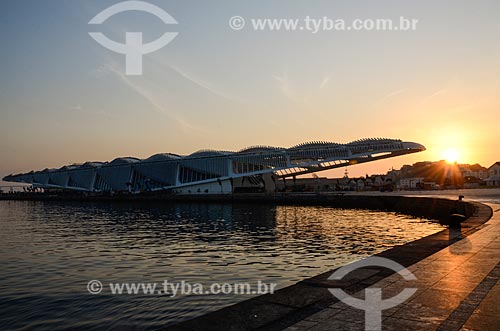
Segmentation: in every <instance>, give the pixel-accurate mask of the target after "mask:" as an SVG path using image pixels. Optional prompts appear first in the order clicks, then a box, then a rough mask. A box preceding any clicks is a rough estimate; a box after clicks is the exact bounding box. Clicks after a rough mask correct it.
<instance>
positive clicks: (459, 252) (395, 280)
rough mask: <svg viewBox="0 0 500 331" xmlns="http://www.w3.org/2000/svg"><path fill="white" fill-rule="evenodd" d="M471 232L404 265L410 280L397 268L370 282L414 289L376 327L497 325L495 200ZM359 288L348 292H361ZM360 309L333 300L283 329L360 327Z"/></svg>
mask: <svg viewBox="0 0 500 331" xmlns="http://www.w3.org/2000/svg"><path fill="white" fill-rule="evenodd" d="M490 207H491V208H492V209H493V211H494V212H493V216H492V218H491V219H490V220H489V221H488V222H487V223H485V224H484V225H483V226H482V227H481V228H480V229H479V230H478V231H476V232H475V233H473V234H471V235H469V236H467V237H464V238H463V239H462V240H460V241H457V242H455V243H453V244H451V245H450V246H448V247H447V248H445V249H442V250H440V251H439V252H437V253H435V254H433V255H431V256H429V257H427V258H425V259H423V260H421V261H420V262H417V263H415V264H413V265H411V266H409V267H408V268H407V269H408V270H410V271H411V272H412V273H413V274H414V275H415V276H416V277H417V280H416V281H410V282H408V281H405V280H403V279H402V278H401V276H400V275H398V274H393V275H391V276H388V277H386V278H384V279H382V280H380V281H379V282H377V283H375V284H374V285H371V286H370V287H379V288H382V291H383V297H384V298H387V297H391V296H393V295H396V294H398V293H399V292H401V291H402V289H404V288H407V287H416V288H418V291H417V292H416V293H415V294H414V295H413V296H412V297H411V298H410V299H409V300H407V301H406V302H405V303H403V304H401V305H399V306H396V307H394V308H392V309H388V310H386V311H384V312H383V315H382V316H383V320H382V330H443V331H451V330H463V331H497V330H499V329H500V281H499V279H500V205H498V204H490ZM362 293H364V290H362V291H359V292H357V293H355V294H353V296H356V297H361V295H362ZM364 329H365V325H364V312H363V311H361V310H357V309H354V308H351V307H349V306H347V305H345V304H344V303H341V302H337V303H334V304H332V305H330V306H328V307H326V308H324V309H322V310H320V311H319V312H317V313H315V314H312V315H310V316H308V317H305V318H304V319H302V320H301V321H299V322H298V323H295V324H293V325H291V326H289V327H287V328H286V330H287V331H303V330H310V331H320V330H364Z"/></svg>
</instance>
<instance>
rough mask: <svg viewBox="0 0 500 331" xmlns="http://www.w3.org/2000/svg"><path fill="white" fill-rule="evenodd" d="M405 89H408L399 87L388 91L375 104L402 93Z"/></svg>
mask: <svg viewBox="0 0 500 331" xmlns="http://www.w3.org/2000/svg"><path fill="white" fill-rule="evenodd" d="M406 91H408V89H407V88H402V89H399V90H396V91H392V92H390V93H388V94H386V95H385V96H383V97H382V98H380V99H379V100H378V101H377V102H376V104H381V103H383V102H385V101H387V100H388V99H390V98H393V97H395V96H397V95H400V94H403V93H404V92H406Z"/></svg>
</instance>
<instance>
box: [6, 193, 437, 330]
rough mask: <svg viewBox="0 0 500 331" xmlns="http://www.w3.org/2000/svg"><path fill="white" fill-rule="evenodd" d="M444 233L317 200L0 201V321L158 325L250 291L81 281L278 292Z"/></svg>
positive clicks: (50, 325)
mask: <svg viewBox="0 0 500 331" xmlns="http://www.w3.org/2000/svg"><path fill="white" fill-rule="evenodd" d="M441 229H442V227H441V226H440V225H438V224H436V223H432V222H430V221H425V220H420V219H411V218H409V217H406V216H401V215H396V214H394V213H382V212H370V211H359V210H340V209H333V208H326V207H295V206H278V207H273V206H260V205H225V204H176V205H169V204H144V203H142V204H137V205H130V204H118V203H115V204H89V203H85V204H83V203H82V204H77V203H74V204H68V203H64V204H63V203H47V202H13V201H0V312H1V313H0V326H1V329H2V330H5V329H37V330H60V329H68V328H72V329H74V328H81V329H87V330H91V329H117V330H119V329H120V330H123V329H137V330H143V329H157V328H159V327H162V326H165V325H170V324H175V323H176V322H179V321H182V320H185V319H189V318H192V317H195V316H198V315H201V314H203V313H205V312H208V311H212V310H215V309H218V308H221V307H223V306H226V305H230V304H232V303H235V302H238V301H241V300H244V299H247V298H249V297H250V296H246V295H203V296H177V297H174V298H170V297H168V296H165V295H163V296H162V295H149V296H147V295H111V294H110V291H109V288H108V289H107V291H106V288H105V289H104V291H103V292H102V293H101V294H99V295H91V294H89V293H88V292H87V283H88V281H89V280H92V279H98V280H100V281H101V282H102V283H104V284H106V282H159V283H161V282H163V280H169V281H181V280H185V281H187V282H191V283H203V284H208V285H209V284H212V283H214V282H219V283H222V282H232V283H234V282H249V283H255V282H256V281H258V280H261V281H263V282H267V283H271V282H274V283H277V284H278V288H282V287H285V286H287V285H291V284H293V283H296V282H297V281H299V280H302V279H304V278H307V277H311V276H314V275H317V274H319V273H321V272H324V271H327V270H330V269H332V268H334V267H336V266H339V265H341V264H345V263H346V262H349V261H352V260H355V259H358V258H360V257H362V256H367V255H371V254H374V253H377V252H379V251H382V250H385V249H387V248H389V247H392V246H394V245H399V244H403V243H406V242H408V241H411V240H415V239H417V238H421V237H423V236H426V235H429V234H431V233H434V232H437V231H439V230H441ZM105 286H106V285H105Z"/></svg>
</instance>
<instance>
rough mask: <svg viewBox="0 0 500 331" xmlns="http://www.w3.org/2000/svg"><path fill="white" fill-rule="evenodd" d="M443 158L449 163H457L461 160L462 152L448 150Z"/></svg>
mask: <svg viewBox="0 0 500 331" xmlns="http://www.w3.org/2000/svg"><path fill="white" fill-rule="evenodd" d="M443 157H444V159H445V160H446V162H448V163H455V162H457V161H458V159H459V158H460V152H459V151H458V150H456V149H447V150H446V151H444V153H443Z"/></svg>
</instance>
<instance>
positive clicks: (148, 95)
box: [107, 64, 206, 133]
mask: <svg viewBox="0 0 500 331" xmlns="http://www.w3.org/2000/svg"><path fill="white" fill-rule="evenodd" d="M107 67H108V69H109V71H110V72H111V73H113V74H114V75H115V76H116V77H118V78H119V79H120V80H121V81H122V82H123V83H124V84H125V85H127V86H128V87H129V88H130V89H131V90H133V91H134V92H136V93H137V94H138V95H140V96H141V97H142V98H144V99H145V100H146V101H147V102H148V103H149V104H151V106H153V108H154V109H155V110H156V111H158V112H160V113H162V114H165V115H167V116H168V117H170V118H171V119H172V120H174V121H175V122H177V124H179V125H180V126H181V128H183V129H187V130H190V131H199V132H202V133H206V131H204V130H202V129H200V128H199V127H197V126H195V125H192V124H191V123H189V122H187V121H186V120H184V119H183V118H182V117H181V116H179V115H178V114H176V113H174V112H172V111H169V110H167V108H166V107H165V106H164V105H163V104H162V103H161V102H160V101H159V100H158V98H157V97H156V96H155V95H154V93H152V92H151V91H150V90H148V89H147V88H146V87H144V86H142V85H140V84H137V83H136V82H134V81H133V80H132V79H130V77H129V76H127V75H125V74H124V73H123V72H121V71H120V70H119V69H117V65H115V64H110V65H108V66H107Z"/></svg>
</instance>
